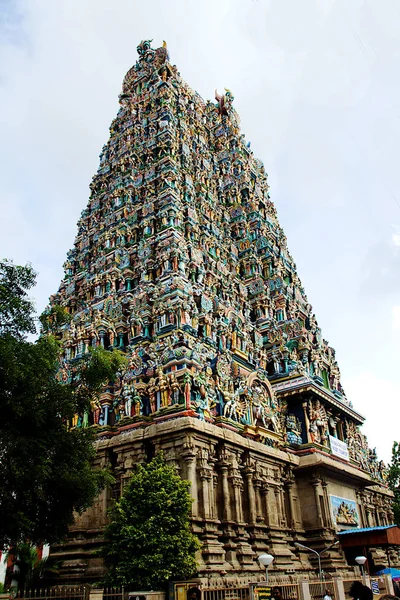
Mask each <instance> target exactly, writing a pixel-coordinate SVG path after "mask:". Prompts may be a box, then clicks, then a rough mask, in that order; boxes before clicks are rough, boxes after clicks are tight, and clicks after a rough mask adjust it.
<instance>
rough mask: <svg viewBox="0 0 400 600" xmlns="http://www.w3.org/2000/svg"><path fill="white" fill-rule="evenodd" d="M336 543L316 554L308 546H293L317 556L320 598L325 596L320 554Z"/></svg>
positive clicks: (296, 543) (335, 544)
mask: <svg viewBox="0 0 400 600" xmlns="http://www.w3.org/2000/svg"><path fill="white" fill-rule="evenodd" d="M338 543H339V540H336V542H334V543H333V544H331V545H330V546H327V547H326V548H324V549H323V550H321V552H317V550H314V549H313V548H309V547H308V546H304V544H300V543H299V542H295V543H294V545H295V546H297V548H303V550H308V551H309V552H313V553H314V554H316V555H317V558H318V577H319V580H320V582H321V595H322V597H323V596H324V594H325V590H324V585H323V582H322V568H321V554H323V553H324V552H326V551H327V550H330V549H331V548H333V547H334V546H337V545H338ZM356 560H357V559H356Z"/></svg>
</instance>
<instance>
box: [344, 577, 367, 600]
mask: <svg viewBox="0 0 400 600" xmlns="http://www.w3.org/2000/svg"><path fill="white" fill-rule="evenodd" d="M342 581H343V588H344V595H345V597H346V598H349V599H350V598H351V596H350V594H349V592H350V588H351V586H352V585H353V583H355V582H356V581H358V582H359V583H363V581H362V579H361V578H360V577H352V578H351V579H342Z"/></svg>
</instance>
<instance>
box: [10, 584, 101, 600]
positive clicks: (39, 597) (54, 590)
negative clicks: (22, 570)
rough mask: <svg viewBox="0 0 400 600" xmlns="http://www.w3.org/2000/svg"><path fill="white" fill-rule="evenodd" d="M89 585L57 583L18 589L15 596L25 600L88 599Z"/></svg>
mask: <svg viewBox="0 0 400 600" xmlns="http://www.w3.org/2000/svg"><path fill="white" fill-rule="evenodd" d="M89 590H90V588H89V586H85V585H79V586H75V585H57V586H52V587H48V588H32V589H30V588H26V589H24V590H18V592H17V593H16V594H15V598H24V600H88V598H89Z"/></svg>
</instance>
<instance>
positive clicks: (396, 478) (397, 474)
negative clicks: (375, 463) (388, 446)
mask: <svg viewBox="0 0 400 600" xmlns="http://www.w3.org/2000/svg"><path fill="white" fill-rule="evenodd" d="M388 484H389V487H390V489H391V490H392V492H393V494H394V502H393V511H394V522H395V523H397V525H400V442H393V448H392V462H391V463H390V465H389V475H388Z"/></svg>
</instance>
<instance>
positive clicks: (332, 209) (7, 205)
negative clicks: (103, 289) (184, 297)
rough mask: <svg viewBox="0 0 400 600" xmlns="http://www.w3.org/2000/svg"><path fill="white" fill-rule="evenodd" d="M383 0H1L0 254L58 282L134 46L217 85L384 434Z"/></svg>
mask: <svg viewBox="0 0 400 600" xmlns="http://www.w3.org/2000/svg"><path fill="white" fill-rule="evenodd" d="M399 31H400V2H399V1H398V0H379V2H377V1H376V0H369V1H363V0H301V1H300V0H270V1H268V0H200V1H199V0H198V1H196V2H195V1H192V0H181V1H178V0H169V1H168V2H165V1H164V0H143V1H142V2H139V1H137V0H113V1H112V2H111V1H110V0H0V132H1V144H0V202H1V213H0V227H1V229H0V256H1V257H9V258H12V259H14V261H15V262H17V263H26V262H28V261H30V262H31V263H32V264H33V265H34V267H35V269H36V270H37V271H38V272H39V278H38V285H37V287H36V289H35V290H34V296H35V298H36V304H37V309H38V311H39V312H40V311H42V310H43V308H44V307H45V305H46V303H47V299H48V297H49V295H50V294H51V293H54V292H55V291H57V289H58V286H59V283H60V280H61V278H62V264H63V262H64V260H65V258H66V253H67V251H68V249H69V248H71V247H72V245H73V241H74V237H75V234H76V223H77V221H78V218H79V215H80V213H81V211H82V210H83V209H84V208H85V206H86V204H87V200H88V196H89V188H88V186H89V183H90V181H91V178H92V176H93V174H94V173H95V172H96V170H97V166H98V156H99V154H100V151H101V148H102V146H103V144H104V143H105V142H106V141H107V139H108V127H109V125H110V123H111V120H112V119H113V118H114V117H115V115H116V112H117V110H118V106H119V105H118V94H119V92H120V90H121V85H122V79H123V77H124V75H125V73H126V71H127V70H128V69H129V68H130V67H131V66H132V65H133V64H134V63H135V61H136V56H137V54H136V46H137V45H138V43H139V42H140V41H141V40H142V39H153V40H154V44H153V45H154V46H155V47H157V46H159V45H161V44H162V41H163V40H166V41H167V43H168V48H169V51H170V55H171V62H172V63H174V64H176V65H177V66H178V69H179V71H180V73H181V75H182V76H183V77H184V79H186V81H187V82H188V83H189V85H190V86H191V87H192V88H194V89H196V90H197V91H198V92H199V93H200V94H201V95H202V96H203V98H204V99H208V98H213V95H214V89H215V88H218V89H219V91H222V90H223V88H224V87H227V88H229V89H230V90H232V92H233V93H234V96H235V103H234V104H235V107H236V109H237V110H238V112H239V114H240V116H241V124H242V130H243V132H244V133H245V135H246V138H247V140H249V141H251V145H252V149H253V151H254V153H255V155H256V156H257V157H258V158H260V159H261V160H263V162H264V164H265V167H266V170H267V172H268V173H269V184H270V187H271V196H272V199H273V201H274V202H275V204H276V207H277V209H278V216H279V219H280V223H281V225H282V226H283V228H284V230H285V232H286V234H287V238H288V244H289V249H290V251H291V253H292V255H293V257H294V259H295V261H296V263H297V267H298V272H299V275H300V278H301V279H302V282H303V284H304V287H305V289H306V292H307V295H308V299H309V301H310V302H311V304H312V305H313V307H314V310H315V313H316V316H317V319H318V322H319V324H320V326H321V327H322V332H323V335H324V337H325V338H326V339H327V340H329V342H330V343H331V344H332V345H333V346H334V348H336V351H337V358H338V362H339V365H340V368H341V371H342V381H343V385H344V388H345V390H346V392H347V396H348V398H349V399H350V400H351V401H352V402H353V405H354V407H355V408H356V410H358V411H359V412H361V413H362V414H363V415H364V416H365V417H366V418H367V421H366V424H365V426H364V431H365V433H366V434H367V435H368V437H369V441H370V445H371V446H376V447H377V449H378V452H379V454H380V456H381V457H382V458H383V459H385V460H389V458H390V454H391V446H392V442H393V440H395V439H396V440H400V431H399V429H400V404H399V400H400V382H399V366H400V344H399V336H400V269H399V267H400V193H399V183H398V176H397V175H396V173H397V172H398V171H399V146H400V118H399V117H400V77H399V73H400V35H399Z"/></svg>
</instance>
